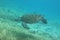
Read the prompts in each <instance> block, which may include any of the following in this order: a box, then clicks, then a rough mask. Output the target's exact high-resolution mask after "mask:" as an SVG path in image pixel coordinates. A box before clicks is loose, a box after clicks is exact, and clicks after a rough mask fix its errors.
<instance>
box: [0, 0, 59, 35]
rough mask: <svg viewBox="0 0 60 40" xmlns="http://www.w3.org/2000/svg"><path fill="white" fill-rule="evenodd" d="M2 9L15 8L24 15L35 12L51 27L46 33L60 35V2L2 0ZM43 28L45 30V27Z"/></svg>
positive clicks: (0, 4) (0, 1) (48, 0)
mask: <svg viewBox="0 0 60 40" xmlns="http://www.w3.org/2000/svg"><path fill="white" fill-rule="evenodd" d="M0 7H6V8H14V9H16V10H18V11H21V12H23V14H25V13H33V12H36V13H37V14H42V15H43V16H44V17H45V18H46V19H47V20H48V25H49V26H46V27H47V28H48V29H46V30H45V31H46V32H49V33H52V34H54V35H55V33H54V32H57V33H56V34H57V35H60V31H59V28H60V0H0ZM16 14H17V15H21V14H20V13H16ZM49 27H50V28H49ZM41 28H42V29H41V30H43V27H41ZM52 30H53V31H52Z"/></svg>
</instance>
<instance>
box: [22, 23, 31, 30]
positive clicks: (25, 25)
mask: <svg viewBox="0 0 60 40" xmlns="http://www.w3.org/2000/svg"><path fill="white" fill-rule="evenodd" d="M22 26H23V27H24V28H25V29H30V28H29V27H28V25H27V24H26V23H24V22H22Z"/></svg>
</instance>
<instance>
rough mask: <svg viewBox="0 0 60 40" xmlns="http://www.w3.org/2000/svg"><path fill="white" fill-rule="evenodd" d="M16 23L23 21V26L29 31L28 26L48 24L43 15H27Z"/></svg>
mask: <svg viewBox="0 0 60 40" xmlns="http://www.w3.org/2000/svg"><path fill="white" fill-rule="evenodd" d="M16 21H22V26H23V27H24V28H27V29H28V26H27V23H28V24H33V23H38V22H39V21H41V22H43V23H44V24H47V20H46V19H45V18H44V17H43V16H42V15H41V14H25V15H23V16H21V17H19V18H17V19H16Z"/></svg>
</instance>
